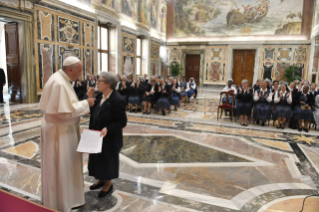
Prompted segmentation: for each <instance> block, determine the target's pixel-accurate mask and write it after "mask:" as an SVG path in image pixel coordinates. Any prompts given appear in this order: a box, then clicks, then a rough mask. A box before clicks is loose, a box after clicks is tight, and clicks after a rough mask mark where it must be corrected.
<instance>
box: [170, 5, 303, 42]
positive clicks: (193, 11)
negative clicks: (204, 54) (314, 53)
mask: <svg viewBox="0 0 319 212" xmlns="http://www.w3.org/2000/svg"><path fill="white" fill-rule="evenodd" d="M171 4H172V7H174V9H173V10H172V11H173V12H174V22H170V24H173V36H174V37H194V36H196V37H197V36H255V35H286V34H297V35H298V34H300V33H301V28H302V21H303V5H304V1H303V0H223V1H221V0H179V1H174V3H173V1H171Z"/></svg>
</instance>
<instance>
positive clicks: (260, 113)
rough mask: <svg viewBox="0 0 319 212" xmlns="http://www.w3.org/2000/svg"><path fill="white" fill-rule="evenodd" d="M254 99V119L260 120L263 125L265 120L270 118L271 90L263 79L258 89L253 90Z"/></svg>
mask: <svg viewBox="0 0 319 212" xmlns="http://www.w3.org/2000/svg"><path fill="white" fill-rule="evenodd" d="M254 101H255V106H254V111H253V116H254V120H260V121H261V125H262V126H265V121H266V120H270V116H271V102H272V92H271V90H270V89H268V88H267V82H266V81H265V80H261V82H260V89H258V90H257V91H255V93H254Z"/></svg>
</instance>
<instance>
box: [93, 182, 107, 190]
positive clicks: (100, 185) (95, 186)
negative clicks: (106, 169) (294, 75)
mask: <svg viewBox="0 0 319 212" xmlns="http://www.w3.org/2000/svg"><path fill="white" fill-rule="evenodd" d="M103 186H104V182H103V183H100V184H95V183H94V184H93V185H91V186H90V190H95V189H98V188H102V187H103Z"/></svg>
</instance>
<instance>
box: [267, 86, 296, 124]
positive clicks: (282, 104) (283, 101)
mask: <svg viewBox="0 0 319 212" xmlns="http://www.w3.org/2000/svg"><path fill="white" fill-rule="evenodd" d="M274 96H275V97H274V103H275V105H274V109H273V110H272V117H273V119H274V120H278V123H277V126H276V128H277V129H280V128H281V129H285V122H286V120H291V117H292V111H291V103H292V93H291V92H289V91H288V90H287V85H286V84H285V83H282V84H281V85H280V90H279V89H278V90H277V91H276V92H275V93H274Z"/></svg>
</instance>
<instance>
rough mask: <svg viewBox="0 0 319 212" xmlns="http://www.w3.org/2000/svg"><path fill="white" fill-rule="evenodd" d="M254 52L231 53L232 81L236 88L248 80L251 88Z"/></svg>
mask: <svg viewBox="0 0 319 212" xmlns="http://www.w3.org/2000/svg"><path fill="white" fill-rule="evenodd" d="M255 54H256V50H234V53H233V81H234V84H235V85H237V86H240V85H241V81H242V80H243V79H246V80H248V82H249V87H252V85H253V84H252V83H253V76H254V66H255Z"/></svg>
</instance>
